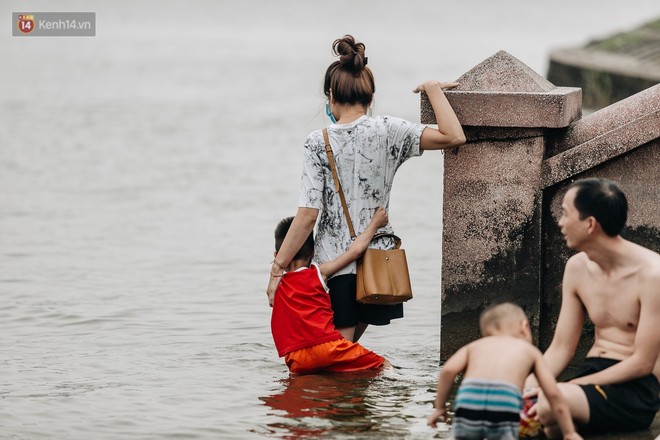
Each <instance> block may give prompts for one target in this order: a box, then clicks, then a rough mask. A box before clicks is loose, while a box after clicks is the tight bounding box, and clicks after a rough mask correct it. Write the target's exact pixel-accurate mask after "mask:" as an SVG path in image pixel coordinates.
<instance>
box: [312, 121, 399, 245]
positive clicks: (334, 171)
mask: <svg viewBox="0 0 660 440" xmlns="http://www.w3.org/2000/svg"><path fill="white" fill-rule="evenodd" d="M323 140H324V141H325V152H326V153H327V154H328V162H329V163H330V170H331V171H332V178H333V180H334V181H335V190H337V192H338V193H339V199H340V200H341V207H342V208H343V210H344V217H346V223H347V224H348V231H349V232H350V234H351V240H354V239H355V237H356V235H355V229H353V221H352V220H351V215H350V214H349V213H348V206H347V205H346V198H345V197H344V190H343V189H342V187H341V182H340V181H339V175H338V174H337V167H336V165H335V159H334V155H333V154H332V148H331V147H330V139H329V138H328V129H327V128H324V129H323ZM380 237H392V238H393V239H394V249H399V248H400V247H401V239H400V238H399V237H398V236H397V235H394V234H391V233H389V232H380V233H378V234H376V235H374V237H373V238H372V239H371V241H374V240H375V239H377V238H380Z"/></svg>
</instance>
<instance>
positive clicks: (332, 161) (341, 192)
mask: <svg viewBox="0 0 660 440" xmlns="http://www.w3.org/2000/svg"><path fill="white" fill-rule="evenodd" d="M323 140H324V141H325V152H326V153H327V154H328V162H329V163H330V170H331V171H332V178H333V179H334V181H335V190H337V192H338V193H339V198H340V199H341V207H342V208H343V209H344V217H346V223H348V232H349V233H350V234H351V240H355V237H356V235H355V229H353V221H352V220H351V215H350V214H349V213H348V206H346V198H345V197H344V190H343V189H342V187H341V182H340V181H339V176H338V175H337V167H336V166H335V159H334V155H333V154H332V148H331V147H330V139H329V138H328V129H327V128H324V129H323Z"/></svg>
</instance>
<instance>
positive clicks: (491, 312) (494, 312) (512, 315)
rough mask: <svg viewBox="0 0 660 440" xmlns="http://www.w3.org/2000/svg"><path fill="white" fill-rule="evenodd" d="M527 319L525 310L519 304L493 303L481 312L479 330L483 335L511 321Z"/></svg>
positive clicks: (499, 328)
mask: <svg viewBox="0 0 660 440" xmlns="http://www.w3.org/2000/svg"><path fill="white" fill-rule="evenodd" d="M526 319H527V315H525V311H524V310H523V309H522V308H521V307H520V306H519V305H517V304H514V303H510V302H504V303H499V304H492V305H490V306H488V307H486V308H485V309H484V311H483V312H481V316H480V317H479V330H480V331H481V335H482V336H486V335H488V334H489V333H491V331H492V330H501V329H502V328H504V327H505V326H506V325H507V324H508V323H510V322H511V321H514V320H516V321H522V320H526Z"/></svg>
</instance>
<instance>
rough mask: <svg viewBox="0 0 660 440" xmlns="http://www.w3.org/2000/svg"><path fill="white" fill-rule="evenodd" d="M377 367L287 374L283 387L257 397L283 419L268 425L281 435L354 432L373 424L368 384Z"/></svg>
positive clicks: (365, 429)
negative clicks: (274, 392) (362, 370)
mask: <svg viewBox="0 0 660 440" xmlns="http://www.w3.org/2000/svg"><path fill="white" fill-rule="evenodd" d="M378 375H379V371H376V370H374V371H366V372H359V373H348V374H308V375H291V376H290V377H288V378H286V379H282V380H281V381H280V383H281V384H282V386H283V389H282V390H281V391H280V392H278V393H276V394H273V395H270V396H266V397H261V398H260V400H262V401H263V402H264V403H266V405H268V406H270V407H271V408H272V409H274V410H276V411H281V412H282V413H281V414H279V415H280V416H281V417H283V419H280V420H282V421H278V422H277V423H273V424H269V425H268V426H269V427H270V428H271V429H272V430H273V431H274V432H273V434H275V435H277V436H278V437H282V438H305V437H320V436H323V435H324V434H328V433H330V432H334V433H336V432H343V433H358V432H365V431H369V430H371V429H372V427H373V425H374V421H373V414H372V411H371V407H372V405H369V404H367V402H366V400H367V399H366V397H367V395H368V390H369V387H370V386H372V384H374V382H375V379H376V378H377V377H378Z"/></svg>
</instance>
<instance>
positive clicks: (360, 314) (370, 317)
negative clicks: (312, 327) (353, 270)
mask: <svg viewBox="0 0 660 440" xmlns="http://www.w3.org/2000/svg"><path fill="white" fill-rule="evenodd" d="M328 287H329V288H330V302H331V303H332V311H333V312H334V314H335V319H334V322H335V327H337V328H344V327H354V326H356V325H357V323H358V322H362V323H365V324H370V325H387V324H389V323H390V321H391V320H392V319H397V318H403V304H394V305H382V306H381V305H375V304H361V303H359V302H357V301H356V300H355V274H346V275H338V276H336V277H333V278H330V279H329V280H328Z"/></svg>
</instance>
